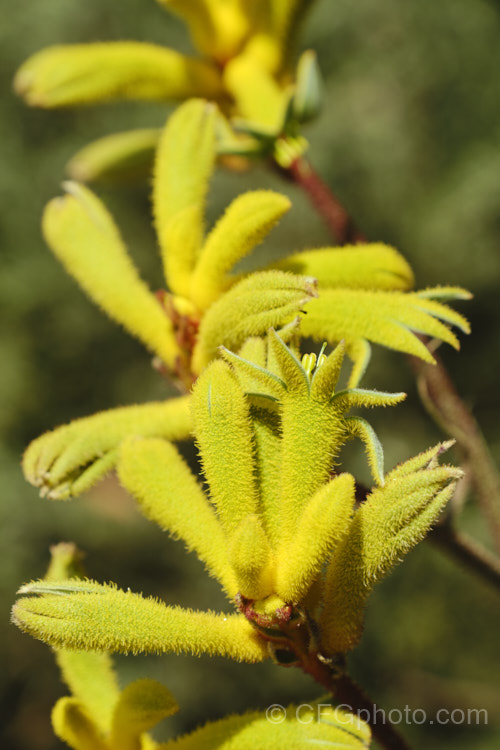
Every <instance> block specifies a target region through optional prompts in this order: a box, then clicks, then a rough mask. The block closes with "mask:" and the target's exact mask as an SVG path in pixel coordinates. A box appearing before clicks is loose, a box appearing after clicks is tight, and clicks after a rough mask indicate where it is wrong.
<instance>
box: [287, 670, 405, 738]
mask: <svg viewBox="0 0 500 750" xmlns="http://www.w3.org/2000/svg"><path fill="white" fill-rule="evenodd" d="M301 666H302V669H303V670H304V671H305V672H307V673H308V674H310V675H311V677H313V678H314V679H315V680H316V682H318V683H319V684H320V685H323V687H325V688H326V689H327V690H328V692H330V693H332V696H333V699H334V701H335V703H336V704H338V705H339V706H341V707H342V708H344V709H345V710H346V711H349V712H350V713H352V714H355V715H356V716H358V717H359V718H360V719H362V720H363V721H366V723H367V724H369V726H370V729H371V731H372V735H373V737H374V739H376V740H377V742H378V743H379V744H380V745H381V746H382V747H383V748H384V750H410V746H409V745H408V743H407V742H406V740H405V738H404V737H403V736H402V735H401V734H400V733H399V732H398V730H397V729H396V727H395V726H394V724H392V723H391V721H390V719H389V718H388V715H387V713H386V712H385V711H383V710H382V709H381V708H380V707H379V706H377V705H376V704H375V703H374V702H373V701H372V700H371V699H370V698H369V697H368V696H367V694H366V693H365V692H364V690H363V689H362V688H360V687H359V685H357V684H356V683H355V682H354V681H353V680H352V679H351V677H349V675H348V674H346V673H345V672H342V673H341V674H340V675H339V674H338V672H337V671H331V670H329V669H328V667H327V665H326V664H322V663H321V662H320V661H319V660H318V659H317V658H316V659H310V660H307V661H303V662H302V664H301Z"/></svg>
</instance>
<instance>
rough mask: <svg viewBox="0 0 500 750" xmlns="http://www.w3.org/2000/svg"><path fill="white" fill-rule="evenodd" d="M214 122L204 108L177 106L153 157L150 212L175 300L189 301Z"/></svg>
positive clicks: (192, 103) (189, 104) (210, 164)
mask: <svg viewBox="0 0 500 750" xmlns="http://www.w3.org/2000/svg"><path fill="white" fill-rule="evenodd" d="M215 118H216V110H215V107H214V106H213V105H211V104H208V103H207V102H204V101H200V100H194V101H189V102H187V103H186V104H184V105H182V106H181V107H179V109H177V111H176V112H175V113H174V114H173V115H172V116H171V117H170V119H169V120H168V122H167V126H166V128H165V129H164V131H163V133H162V136H161V138H160V143H159V146H158V151H157V155H156V163H155V174H154V182H153V209H154V215H155V225H156V232H157V234H158V240H159V243H160V248H161V254H162V260H163V267H164V272H165V279H166V281H167V284H168V285H169V287H170V289H171V290H172V291H173V292H174V293H175V294H179V295H181V296H184V297H188V298H189V295H190V278H191V273H192V271H193V268H194V265H195V262H196V258H197V255H198V253H199V250H200V248H201V244H202V240H203V223H204V212H205V200H206V194H207V189H208V182H209V179H210V177H211V174H212V170H213V167H214V163H215Z"/></svg>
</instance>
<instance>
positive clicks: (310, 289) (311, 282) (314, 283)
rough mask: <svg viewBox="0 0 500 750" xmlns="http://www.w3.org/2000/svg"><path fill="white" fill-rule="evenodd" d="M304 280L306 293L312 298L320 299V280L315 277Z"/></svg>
mask: <svg viewBox="0 0 500 750" xmlns="http://www.w3.org/2000/svg"><path fill="white" fill-rule="evenodd" d="M304 280H305V282H304V291H305V292H307V294H308V295H309V296H310V297H319V292H318V280H317V279H315V278H314V276H305V277H304Z"/></svg>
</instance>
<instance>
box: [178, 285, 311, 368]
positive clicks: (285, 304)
mask: <svg viewBox="0 0 500 750" xmlns="http://www.w3.org/2000/svg"><path fill="white" fill-rule="evenodd" d="M315 295H316V289H315V280H314V279H311V278H309V277H307V276H295V275H293V274H287V273H284V272H283V271H263V272H262V273H252V274H250V275H249V276H247V277H246V278H245V279H243V280H242V281H240V282H238V283H237V284H235V285H234V286H233V287H232V288H231V289H230V290H229V291H228V292H226V293H225V294H224V295H222V297H220V299H218V300H217V302H215V303H214V304H213V305H212V307H211V308H210V309H209V310H208V312H207V313H206V315H205V317H204V318H203V320H202V323H201V325H200V330H199V334H198V341H197V344H196V346H195V349H194V353H193V360H192V369H193V372H195V373H199V372H201V371H202V369H203V368H204V367H206V365H207V364H208V363H209V362H210V360H211V359H213V358H214V356H215V355H216V354H217V349H218V347H219V346H221V345H223V346H225V347H227V348H228V349H231V350H238V349H239V348H240V346H242V344H243V342H244V341H245V340H246V339H247V338H249V337H250V336H262V335H263V334H264V333H266V331H267V330H268V329H269V328H270V327H276V328H277V327H279V326H282V325H285V324H286V323H289V322H290V321H291V320H292V319H294V318H295V316H296V315H297V313H298V312H299V311H300V310H301V309H302V307H303V306H304V305H305V303H306V302H308V300H309V299H311V298H312V297H313V296H315Z"/></svg>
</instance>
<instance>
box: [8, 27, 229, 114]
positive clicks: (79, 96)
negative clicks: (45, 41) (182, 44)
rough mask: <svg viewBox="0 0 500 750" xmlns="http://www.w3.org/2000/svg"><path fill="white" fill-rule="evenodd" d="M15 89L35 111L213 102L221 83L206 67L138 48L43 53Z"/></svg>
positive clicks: (76, 47)
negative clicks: (116, 103) (199, 99)
mask: <svg viewBox="0 0 500 750" xmlns="http://www.w3.org/2000/svg"><path fill="white" fill-rule="evenodd" d="M14 87H15V89H16V91H17V93H18V94H20V95H21V96H23V97H24V99H25V100H26V101H27V103H28V104H31V105H33V106H36V107H68V106H74V105H81V104H93V103H95V102H102V101H110V100H117V99H153V100H156V99H158V100H160V101H162V100H165V99H185V98H188V97H192V96H206V97H208V98H217V97H218V96H220V95H221V93H222V91H221V80H220V77H219V74H218V72H217V70H216V69H215V68H214V67H213V66H212V65H210V64H209V63H205V62H202V61H200V60H195V59H192V58H189V57H186V56H185V55H181V54H179V53H178V52H175V51H174V50H170V49H167V48H165V47H159V46H157V45H154V44H145V43H141V42H107V43H97V44H73V45H61V46H56V47H48V48H47V49H43V50H42V51H41V52H37V53H36V54H35V55H33V56H32V57H30V58H29V59H28V60H26V62H25V63H23V65H22V66H21V67H20V68H19V70H18V72H17V74H16V77H15V80H14Z"/></svg>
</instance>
